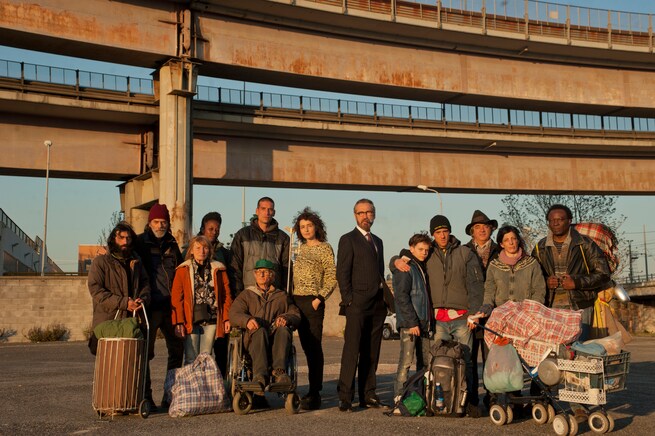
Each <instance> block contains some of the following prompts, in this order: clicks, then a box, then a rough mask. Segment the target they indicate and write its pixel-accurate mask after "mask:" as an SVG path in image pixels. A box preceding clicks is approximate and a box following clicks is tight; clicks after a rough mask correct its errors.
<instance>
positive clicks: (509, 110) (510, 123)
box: [0, 0, 655, 240]
mask: <svg viewBox="0 0 655 436" xmlns="http://www.w3.org/2000/svg"><path fill="white" fill-rule="evenodd" d="M445 3H446V2H442V1H438V2H436V4H434V5H432V6H430V5H426V4H424V3H421V2H410V1H404V2H403V1H398V0H387V1H385V0H380V1H372V0H362V1H346V0H341V1H331V0H325V1H322V0H316V1H309V0H294V1H272V0H269V1H266V0H238V1H237V0H232V1H231V0H224V1H218V0H206V1H190V2H182V1H165V0H125V1H119V2H113V1H112V2H110V1H103V0H85V1H76V0H66V1H55V0H39V1H38V2H36V3H29V4H28V3H24V2H21V1H18V0H0V32H2V34H3V43H4V44H7V45H12V46H16V47H22V48H28V49H34V50H40V51H49V52H53V53H59V54H65V55H71V56H79V57H85V58H90V59H97V60H104V61H110V62H115V63H122V64H129V65H137V66H144V67H149V68H155V69H156V72H155V75H154V76H155V80H154V82H153V83H152V89H151V91H150V92H142V91H143V90H140V89H139V90H135V89H132V88H129V89H128V90H127V91H125V92H122V91H110V90H107V89H100V90H98V89H95V88H93V87H89V86H83V85H81V84H80V83H79V77H77V78H76V81H77V82H76V83H74V84H70V83H67V82H66V81H63V84H62V83H53V81H45V83H44V81H40V80H33V79H28V78H26V77H25V75H24V72H21V74H20V76H19V77H15V76H12V75H11V74H7V75H6V77H4V78H3V79H2V80H1V83H0V111H2V112H3V116H2V121H0V134H1V135H2V137H3V138H6V140H5V141H3V145H2V146H0V147H2V150H0V151H2V153H1V154H2V157H0V171H2V172H3V173H5V174H39V173H40V172H42V171H43V168H42V166H41V165H42V164H40V163H38V162H40V161H44V160H42V159H38V158H37V159H35V157H37V156H40V154H42V153H44V151H43V150H42V148H43V147H42V146H41V144H42V143H43V140H44V139H50V140H52V141H53V143H56V144H60V145H61V147H60V149H59V151H58V154H57V155H58V156H59V157H58V158H57V157H55V156H53V163H52V165H53V166H52V170H53V174H55V175H59V176H65V177H94V178H95V177H100V178H109V179H113V178H115V179H120V180H125V181H127V183H126V184H125V185H124V186H123V188H122V199H123V207H124V209H125V212H126V216H127V217H128V218H129V219H130V220H131V221H132V222H133V223H134V224H135V225H137V226H140V225H142V224H143V220H144V219H145V216H147V212H146V210H147V207H148V206H149V204H151V203H152V201H154V200H156V199H159V200H160V201H162V202H165V203H167V204H169V205H174V206H173V207H172V208H173V219H172V221H173V229H174V231H175V234H176V236H177V237H178V239H180V240H183V239H185V238H186V237H187V236H188V231H189V229H190V221H189V213H190V204H189V202H188V201H187V198H190V191H191V184H192V182H193V181H195V182H196V183H220V184H252V185H271V186H272V185H277V186H305V187H340V188H346V189H347V188H358V189H406V188H407V187H409V186H416V185H417V184H426V185H430V186H434V187H436V188H438V189H439V190H442V191H459V192H461V191H486V192H553V190H557V191H558V192H593V193H641V194H643V193H650V192H653V191H654V189H653V188H654V187H655V186H654V184H655V181H653V180H652V177H650V175H651V173H652V168H653V162H652V159H653V151H654V150H655V149H654V148H653V146H654V145H655V144H654V143H653V140H654V139H655V138H654V136H653V128H652V127H651V126H652V125H653V119H655V99H654V98H653V97H652V96H653V95H655V80H653V79H654V78H655V71H654V69H655V68H654V67H655V63H654V62H653V35H652V16H650V15H640V14H626V13H619V12H612V11H600V12H598V11H597V10H591V9H583V8H570V7H560V6H554V5H550V4H547V3H544V2H536V1H504V2H500V1H494V2H484V3H486V5H487V8H486V9H485V8H480V10H469V9H466V8H461V7H459V8H454V7H452V3H453V2H449V4H450V5H451V6H450V7H444V4H445ZM470 3H471V4H473V3H476V2H470ZM490 4H493V5H494V7H495V6H498V8H497V9H494V10H493V13H492V11H491V10H490V9H489V5H490ZM507 5H510V7H513V9H514V12H513V13H509V12H507V10H505V11H504V12H503V10H502V7H501V6H505V7H506V6H507ZM549 5H550V6H549ZM549 8H550V9H549ZM562 8H563V9H562ZM585 13H586V17H587V18H586V19H584V17H585ZM540 14H541V15H540ZM603 14H604V15H603ZM603 16H604V17H606V18H602V17H603ZM576 17H577V18H576ZM581 17H582V18H581ZM593 17H597V18H593ZM635 18H636V19H635ZM626 19H627V23H628V25H627V27H626V24H625V23H626ZM585 20H586V21H585ZM634 23H637V24H634ZM632 26H634V28H633V27H632ZM198 74H202V75H205V76H215V77H223V78H233V79H239V80H246V81H256V82H261V83H267V84H278V85H287V86H293V87H297V88H307V89H313V90H326V91H336V92H341V93H349V94H364V95H370V96H380V97H387V98H402V99H406V100H414V101H417V103H416V105H415V106H407V107H400V108H396V107H395V105H385V104H379V103H378V104H375V103H370V105H367V104H366V103H363V104H364V105H365V106H364V107H365V108H366V109H365V110H363V111H358V110H355V111H352V110H350V109H349V108H350V106H349V104H346V105H345V106H344V105H343V104H342V103H343V102H340V101H335V102H328V103H327V107H328V108H329V110H326V109H325V107H323V106H321V103H320V102H319V103H317V104H316V105H314V104H313V103H312V102H313V101H315V100H313V99H312V96H311V95H309V96H305V97H304V98H302V99H299V97H295V99H296V100H294V101H300V103H299V104H292V105H287V106H288V107H284V106H283V105H275V104H273V103H269V102H267V100H266V98H269V97H267V96H270V94H268V93H262V94H261V95H259V94H257V95H252V94H251V93H243V94H242V96H241V97H240V101H239V104H236V101H233V100H230V99H228V100H225V99H220V100H219V99H212V98H209V97H207V98H204V97H201V94H202V92H203V89H202V87H197V86H196V78H197V75H198ZM212 92H213V91H212ZM196 94H197V95H196ZM264 94H266V95H264ZM217 95H222V94H221V92H219V93H218V94H217ZM271 98H272V97H271ZM292 100H293V99H292ZM271 101H272V100H271ZM346 103H348V102H346ZM398 106H399V105H398ZM462 114H464V115H462ZM57 159H59V160H57ZM472 168H476V171H471V169H472Z"/></svg>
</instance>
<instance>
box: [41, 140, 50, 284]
mask: <svg viewBox="0 0 655 436" xmlns="http://www.w3.org/2000/svg"><path fill="white" fill-rule="evenodd" d="M43 145H45V147H46V150H47V153H46V156H47V157H46V164H45V208H44V209H43V246H42V247H41V277H43V276H44V275H45V261H46V248H45V247H46V240H47V238H48V181H49V178H50V147H51V146H52V141H50V140H47V141H43Z"/></svg>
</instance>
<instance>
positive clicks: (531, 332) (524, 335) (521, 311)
mask: <svg viewBox="0 0 655 436" xmlns="http://www.w3.org/2000/svg"><path fill="white" fill-rule="evenodd" d="M581 320H582V311H581V310H566V309H549V308H547V307H546V306H544V305H543V304H540V303H537V302H536V301H533V300H523V301H519V302H515V301H508V302H506V303H505V304H503V305H502V306H499V307H497V308H495V309H494V310H493V312H491V316H490V317H489V320H488V321H487V324H486V325H485V326H486V327H487V328H489V329H491V330H493V331H495V332H498V333H500V334H504V335H511V336H516V337H519V338H521V339H518V340H514V346H515V347H517V349H518V348H519V347H523V348H528V349H529V348H530V347H531V344H530V341H531V340H533V339H534V340H537V341H541V342H547V343H549V344H569V343H571V342H573V341H575V340H576V339H577V338H578V336H579V335H580V322H581ZM494 339H495V335H494V334H493V333H491V332H489V331H485V333H484V340H485V342H486V343H487V345H488V346H489V347H491V344H492V342H493V340H494ZM535 351H536V347H535Z"/></svg>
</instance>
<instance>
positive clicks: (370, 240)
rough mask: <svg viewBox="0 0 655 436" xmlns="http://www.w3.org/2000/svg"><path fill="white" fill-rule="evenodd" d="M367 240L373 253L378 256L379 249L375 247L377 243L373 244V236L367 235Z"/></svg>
mask: <svg viewBox="0 0 655 436" xmlns="http://www.w3.org/2000/svg"><path fill="white" fill-rule="evenodd" d="M366 240H367V241H368V243H369V245H370V246H371V248H372V249H373V251H374V252H375V254H376V255H377V254H378V247H376V246H375V242H373V237H372V236H371V234H370V233H367V234H366Z"/></svg>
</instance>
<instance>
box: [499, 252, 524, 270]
mask: <svg viewBox="0 0 655 436" xmlns="http://www.w3.org/2000/svg"><path fill="white" fill-rule="evenodd" d="M521 258H523V249H522V248H519V252H518V256H516V257H509V256H508V255H507V253H505V250H503V251H501V252H500V254H499V255H498V259H499V260H500V261H501V262H502V263H504V264H505V265H509V266H514V265H516V264H517V263H518V261H519V260H521Z"/></svg>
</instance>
